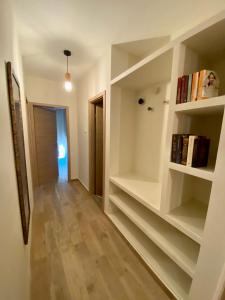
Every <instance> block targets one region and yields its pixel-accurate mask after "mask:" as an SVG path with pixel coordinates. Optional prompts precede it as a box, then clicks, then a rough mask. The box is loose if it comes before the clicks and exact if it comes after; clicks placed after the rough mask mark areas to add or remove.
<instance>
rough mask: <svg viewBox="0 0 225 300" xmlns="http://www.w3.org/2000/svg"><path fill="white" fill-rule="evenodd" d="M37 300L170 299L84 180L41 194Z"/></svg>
mask: <svg viewBox="0 0 225 300" xmlns="http://www.w3.org/2000/svg"><path fill="white" fill-rule="evenodd" d="M31 255H32V257H31V267H32V287H31V299H32V300H53V299H54V300H82V299H85V300H86V299H96V300H101V299H104V300H107V299H113V300H127V299H133V300H145V299H146V300H147V299H148V300H156V299H157V300H168V299H171V298H170V297H168V296H167V294H166V293H165V291H164V290H163V289H162V288H161V286H160V285H159V284H158V283H157V282H156V281H155V279H154V278H153V277H152V275H151V274H150V273H149V272H148V271H147V270H146V268H145V267H144V265H143V264H142V263H140V260H139V258H138V257H137V256H136V255H135V254H134V252H133V251H132V250H131V248H130V247H129V246H128V244H127V243H126V242H125V240H124V239H123V238H122V237H121V236H120V234H119V233H118V232H117V230H116V229H115V228H114V227H113V225H112V224H111V223H110V221H109V220H108V219H107V218H106V216H105V215H104V214H103V213H102V212H101V210H100V209H99V207H98V206H97V204H96V203H95V202H94V201H93V199H92V198H91V196H90V195H89V194H88V192H87V191H86V190H85V189H84V188H83V187H82V186H81V184H80V183H79V182H78V181H74V182H71V183H69V184H68V183H58V184H51V185H48V186H44V187H43V186H42V187H40V188H39V189H38V190H37V191H36V197H35V205H34V215H33V234H32V254H31Z"/></svg>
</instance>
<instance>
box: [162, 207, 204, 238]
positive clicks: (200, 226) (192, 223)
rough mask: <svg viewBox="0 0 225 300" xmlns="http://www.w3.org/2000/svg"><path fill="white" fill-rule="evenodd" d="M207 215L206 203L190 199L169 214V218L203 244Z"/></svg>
mask: <svg viewBox="0 0 225 300" xmlns="http://www.w3.org/2000/svg"><path fill="white" fill-rule="evenodd" d="M206 215H207V206H206V205H204V204H202V203H200V202H198V201H190V202H187V203H184V204H183V205H181V206H179V207H177V208H175V209H174V210H172V211H171V212H170V213H169V214H168V215H167V220H168V221H169V222H170V223H171V224H173V225H174V226H176V227H177V228H178V229H179V230H181V231H182V232H184V233H185V234H187V235H188V236H189V237H190V238H192V239H193V240H194V241H196V242H197V243H199V244H201V242H202V236H203V231H204V225H205V219H206Z"/></svg>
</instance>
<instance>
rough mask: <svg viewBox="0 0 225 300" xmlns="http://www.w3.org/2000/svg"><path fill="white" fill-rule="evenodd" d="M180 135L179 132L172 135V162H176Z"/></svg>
mask: <svg viewBox="0 0 225 300" xmlns="http://www.w3.org/2000/svg"><path fill="white" fill-rule="evenodd" d="M178 136H179V134H173V136H172V150H171V161H172V162H176V157H177V142H178Z"/></svg>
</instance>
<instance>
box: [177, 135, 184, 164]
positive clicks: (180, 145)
mask: <svg viewBox="0 0 225 300" xmlns="http://www.w3.org/2000/svg"><path fill="white" fill-rule="evenodd" d="M182 151H183V136H182V135H181V134H178V135H177V147H176V163H177V164H180V163H181V158H182Z"/></svg>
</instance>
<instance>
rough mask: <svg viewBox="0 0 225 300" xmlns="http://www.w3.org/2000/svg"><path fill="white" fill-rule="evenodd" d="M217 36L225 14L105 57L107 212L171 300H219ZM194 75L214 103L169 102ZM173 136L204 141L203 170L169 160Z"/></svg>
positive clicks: (222, 246) (221, 69) (224, 96)
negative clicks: (181, 81)
mask: <svg viewBox="0 0 225 300" xmlns="http://www.w3.org/2000/svg"><path fill="white" fill-rule="evenodd" d="M222 37H223V38H222ZM224 37H225V11H224V12H221V13H220V14H218V15H217V16H215V17H213V18H211V19H209V20H206V21H205V22H203V23H202V24H200V25H198V26H197V27H195V28H193V29H191V30H189V31H188V32H186V33H184V34H183V35H181V36H179V37H177V38H176V39H171V40H169V39H168V37H159V38H153V39H148V40H144V41H135V42H129V43H124V44H118V45H113V46H112V51H111V77H110V78H111V79H110V82H109V86H110V88H109V91H108V95H109V102H110V109H109V111H108V114H109V116H110V124H109V126H108V136H109V138H108V153H107V155H106V157H108V158H107V159H108V161H107V163H106V196H105V213H106V214H107V216H108V217H109V218H110V220H111V221H112V223H114V225H115V226H116V227H117V228H118V230H119V231H120V232H121V233H122V235H123V236H124V238H125V239H127V241H128V242H129V243H130V244H131V246H132V247H133V248H134V249H135V250H136V251H137V253H138V254H139V255H140V256H141V258H142V259H143V260H144V261H145V263H146V264H147V265H148V266H149V267H150V268H151V269H152V271H153V272H154V273H155V274H156V276H158V278H159V279H160V280H161V281H162V282H163V283H164V285H165V286H166V287H167V288H168V289H169V290H170V291H171V292H172V293H173V295H174V296H175V297H176V298H177V299H179V300H184V299H189V300H198V299H204V300H211V299H217V298H218V297H217V295H218V290H219V282H221V278H222V277H221V276H222V272H223V268H222V267H223V265H224V263H225V239H224V230H223V228H225V218H224V211H225V201H224V199H225V184H224V178H225V168H224V166H225V155H224V153H225V150H224V149H225V120H224V108H225V57H224V49H225V38H224ZM212 45H213V47H212ZM202 69H209V70H214V71H216V72H217V74H218V75H219V77H220V91H219V96H217V97H214V98H210V99H205V100H198V101H193V102H187V103H182V104H176V94H177V79H178V77H180V76H182V75H184V74H186V75H187V74H190V73H193V72H196V71H200V70H202ZM140 98H142V99H144V100H145V102H144V104H142V105H140V104H138V100H139V99H140ZM148 107H150V109H149V110H148ZM173 134H194V135H201V136H207V137H208V138H209V139H210V152H209V160H208V165H207V166H206V167H203V168H194V167H187V166H185V165H182V164H177V163H174V162H171V142H172V135H173ZM210 261H213V264H209V262H210ZM224 281H225V278H224ZM216 297H217V298H216Z"/></svg>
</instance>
